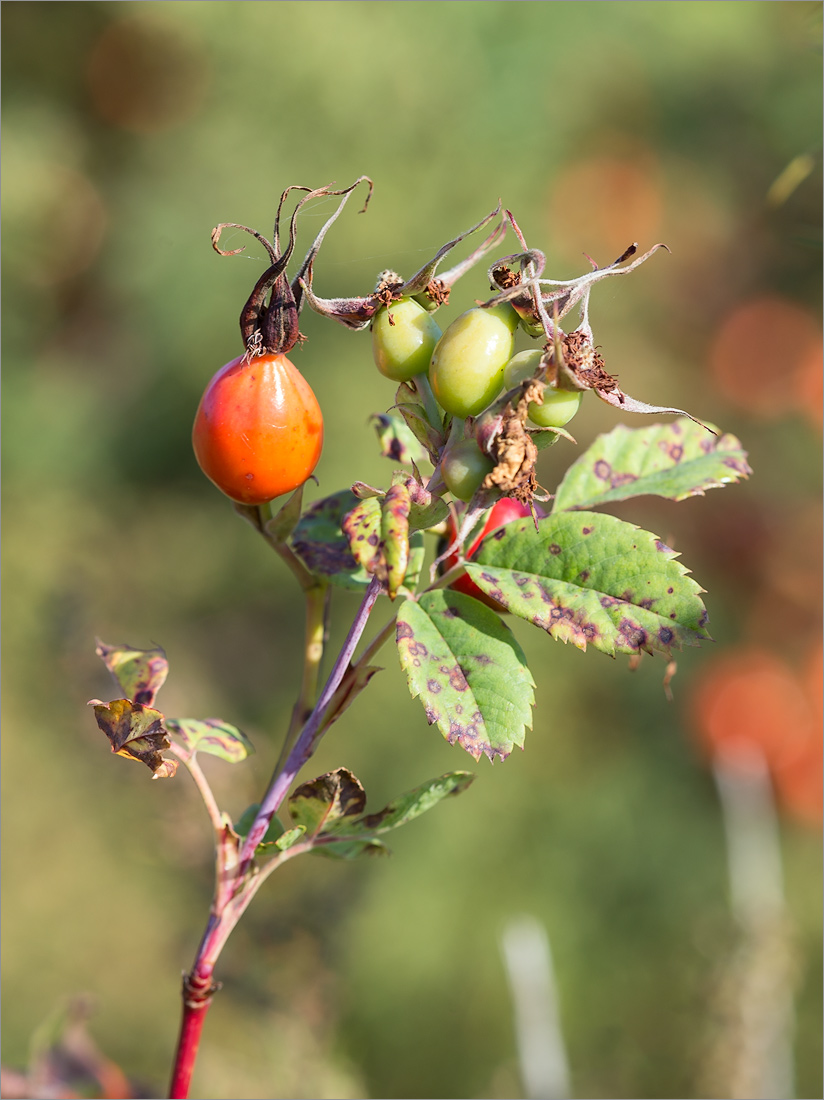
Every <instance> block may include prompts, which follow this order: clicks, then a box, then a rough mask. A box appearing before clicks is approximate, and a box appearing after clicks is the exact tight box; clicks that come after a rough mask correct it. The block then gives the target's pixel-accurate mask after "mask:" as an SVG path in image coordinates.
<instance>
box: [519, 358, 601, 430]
mask: <svg viewBox="0 0 824 1100" xmlns="http://www.w3.org/2000/svg"><path fill="white" fill-rule="evenodd" d="M542 354H543V352H542V351H540V349H538V348H533V349H532V350H531V351H522V352H519V353H518V354H517V355H513V357H512V358H511V359H510V360H509V362H508V363H507V365H506V369H505V370H504V386H506V388H507V389H508V390H511V389H512V388H513V387H514V386H517V385H518V384H519V383H521V382H523V381H524V380H525V379H527V378H532V377H533V375H534V374H535V372H536V370H537V369H538V364H539V363H540V362H541V356H542ZM583 396H584V395H583V393H581V392H580V391H578V390H556V389H553V387H552V386H547V387H546V389H545V390H544V402H543V404H542V405H539V404H538V403H537V401H530V403H529V409H528V410H527V411H528V413H529V419H530V420H531V421H532V423H533V424H537V425H538V427H539V428H563V426H564V424H568V423H569V422H570V420H572V418H573V416H575V414H576V413H577V412H578V409H579V407H580V405H581V398H582V397H583Z"/></svg>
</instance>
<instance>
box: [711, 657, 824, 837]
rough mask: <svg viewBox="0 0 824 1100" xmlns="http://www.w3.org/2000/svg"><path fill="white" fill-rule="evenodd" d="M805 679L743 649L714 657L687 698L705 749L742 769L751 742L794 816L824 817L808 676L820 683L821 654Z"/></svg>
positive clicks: (815, 718) (819, 749) (815, 713)
mask: <svg viewBox="0 0 824 1100" xmlns="http://www.w3.org/2000/svg"><path fill="white" fill-rule="evenodd" d="M816 669H817V675H818V681H816V680H815V672H814V673H813V674H808V676H807V678H806V681H805V680H802V678H801V677H799V676H797V675H796V674H795V673H794V672H793V670H792V669H790V668H789V667H788V666H787V665H785V664H784V662H783V661H781V660H779V658H777V657H775V656H774V655H773V654H771V653H768V652H766V651H763V650H756V649H752V650H743V651H739V652H737V653H732V654H730V655H728V656H726V657H723V658H721V659H719V660H718V661H716V662H714V663H713V664H712V665H711V666H710V667H709V669H708V671H707V672H706V673H705V675H704V677H703V679H702V680H700V681H699V683H698V686H697V688H696V691H695V694H694V696H693V715H692V717H693V728H694V730H695V733H696V735H697V738H698V740H699V742H700V744H701V745H702V747H703V749H704V751H705V752H706V753H707V754H708V755H709V756H713V755H715V754H716V753H723V755H724V758H725V760H726V761H727V762H728V763H731V764H732V765H733V766H735V761H736V755H738V756H739V757H740V760H741V766H742V769H743V770H745V769H746V767H747V762H748V761H749V759H750V756H751V753H750V751H749V750H750V748H751V746H753V745H754V746H756V747H757V748H758V749H760V751H761V752H762V753H763V754H764V757H765V759H766V761H767V765H768V767H769V769H770V772H771V774H772V777H773V781H774V784H775V788H776V793H777V795H778V797H779V799H780V800H781V802H782V803H783V804H784V805H785V806H786V807H787V808H788V809H789V810H790V811H792V812H793V813H795V814H796V815H797V816H799V817H801V818H804V819H805V820H808V821H819V820H820V819H821V816H822V775H821V763H822V742H821V722H820V712H819V711H818V710H817V709H816V706H815V701H814V698H813V697H812V696H811V691H810V688H809V687H808V682H809V681H810V677H811V675H812V680H813V684H815V683H816V682H817V683H819V684H820V676H821V672H820V655H819V664H818V665H817V666H816Z"/></svg>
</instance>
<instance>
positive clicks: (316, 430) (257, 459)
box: [192, 354, 323, 505]
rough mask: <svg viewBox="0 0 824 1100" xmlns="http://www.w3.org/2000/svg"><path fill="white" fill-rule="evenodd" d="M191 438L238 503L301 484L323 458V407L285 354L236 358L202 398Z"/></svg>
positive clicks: (213, 476)
mask: <svg viewBox="0 0 824 1100" xmlns="http://www.w3.org/2000/svg"><path fill="white" fill-rule="evenodd" d="M192 445H193V447H194V451H195V457H196V458H197V461H198V465H199V466H200V468H201V470H202V471H203V472H204V474H205V475H206V476H207V477H208V478H209V480H210V481H212V482H213V483H214V484H215V485H216V486H217V487H218V489H220V491H221V492H222V493H225V494H226V496H227V497H230V498H231V499H232V500H234V501H237V502H238V503H239V504H249V505H256V504H264V503H266V501H269V500H274V498H275V497H279V496H282V495H283V494H284V493H290V492H292V490H293V489H297V487H298V486H299V485H302V484H303V483H304V481H306V479H307V478H308V477H309V475H310V474H311V473H312V471H313V470H314V469H315V467H316V466H317V464H318V460H319V459H320V453H321V450H322V448H323V414H322V413H321V410H320V405H318V402H317V398H316V397H315V395H314V393H313V392H312V389H311V387H310V385H309V383H308V382H307V381H306V380H305V379H304V377H303V375H302V374H301V373H300V371H299V370H298V369H297V367H295V366H294V364H292V363H291V362H290V361H289V360H288V359H287V358H286V356H285V355H272V354H266V355H259V356H256V357H255V358H254V359H251V360H249V361H247V360H246V359H245V358H244V357H240V358H238V359H233V360H232V361H231V362H230V363H227V364H226V366H225V367H222V368H221V369H220V370H219V371H218V372H217V374H216V375H215V376H214V378H213V379H212V380H211V382H210V383H209V385H208V386H207V387H206V391H205V393H204V394H203V397H202V398H201V400H200V405H199V406H198V410H197V414H196V416H195V423H194V428H193V431H192Z"/></svg>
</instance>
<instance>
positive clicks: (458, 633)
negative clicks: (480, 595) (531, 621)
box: [396, 590, 535, 760]
mask: <svg viewBox="0 0 824 1100" xmlns="http://www.w3.org/2000/svg"><path fill="white" fill-rule="evenodd" d="M396 638H397V645H398V654H399V656H400V661H401V665H402V666H403V668H404V670H405V672H406V676H407V680H408V683H409V690H410V692H411V693H412V696H413V697H416V698H417V697H419V698H420V700H421V702H422V703H423V706H424V710H425V711H426V717H427V720H428V721H429V724H430V725H432V724H437V726H438V729H439V730H440V731H441V733H442V734H443V735H444V737H445V738H446V739H447V741H449V743H450V744H455V743H456V742H457V743H458V744H459V745H461V747H462V748H464V749H466V751H467V752H468V753H469V754H470V755H471V756H472V757H474V759H475V760H478V759H480V757H481V755H482V754H483V753H486V755H487V756H488V757H489V759H490V760H494V759H495V757H496V756H499V757H501V759H504V758H506V757H507V756H509V754H510V753H511V752H512V749H513V747H514V746H515V745H518V746H521V747H523V742H524V728H525V727H526V726H531V709H530V708H531V706H532V703H533V698H534V695H533V688H534V686H535V685H534V681H533V679H532V675H531V674H530V671H529V669H528V668H527V664H526V658H525V656H524V654H523V652H522V650H521V648H520V646H519V645H518V643H517V642H516V641H515V638H514V637H513V635H512V632H511V631H510V629H509V627H507V626H506V625H505V624H504V623H502V622H501V620H500V618H499V617H498V615H496V614H495V613H494V612H493V611H490V610H489V608H487V607H484V605H483V604H481V603H479V602H478V600H473V599H472V597H471V596H464V595H462V594H461V593H459V592H452V591H444V590H436V591H434V592H427V593H424V594H423V595H422V596H421V597H420V599H419V600H418V601H413V600H407V601H406V602H405V603H404V604H403V606H402V607H401V609H400V612H399V613H398V623H397V628H396Z"/></svg>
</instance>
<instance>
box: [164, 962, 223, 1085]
mask: <svg viewBox="0 0 824 1100" xmlns="http://www.w3.org/2000/svg"><path fill="white" fill-rule="evenodd" d="M214 992H215V986H213V985H212V979H211V971H210V972H209V974H208V975H206V974H205V973H203V972H200V973H198V974H197V975H195V973H194V971H193V972H192V974H187V975H186V977H184V979H183V1017H182V1019H181V1021H180V1035H179V1037H178V1040H177V1050H176V1051H175V1063H174V1066H173V1067H172V1082H171V1084H170V1085H169V1100H186V1098H187V1097H188V1095H189V1085H190V1084H191V1081H192V1073H193V1071H194V1068H195V1061H196V1060H197V1051H198V1047H199V1046H200V1033H201V1032H202V1031H203V1021H204V1020H205V1019H206V1013H207V1012H208V1011H209V1006H210V1005H211V1003H212V996H213V994H214Z"/></svg>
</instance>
